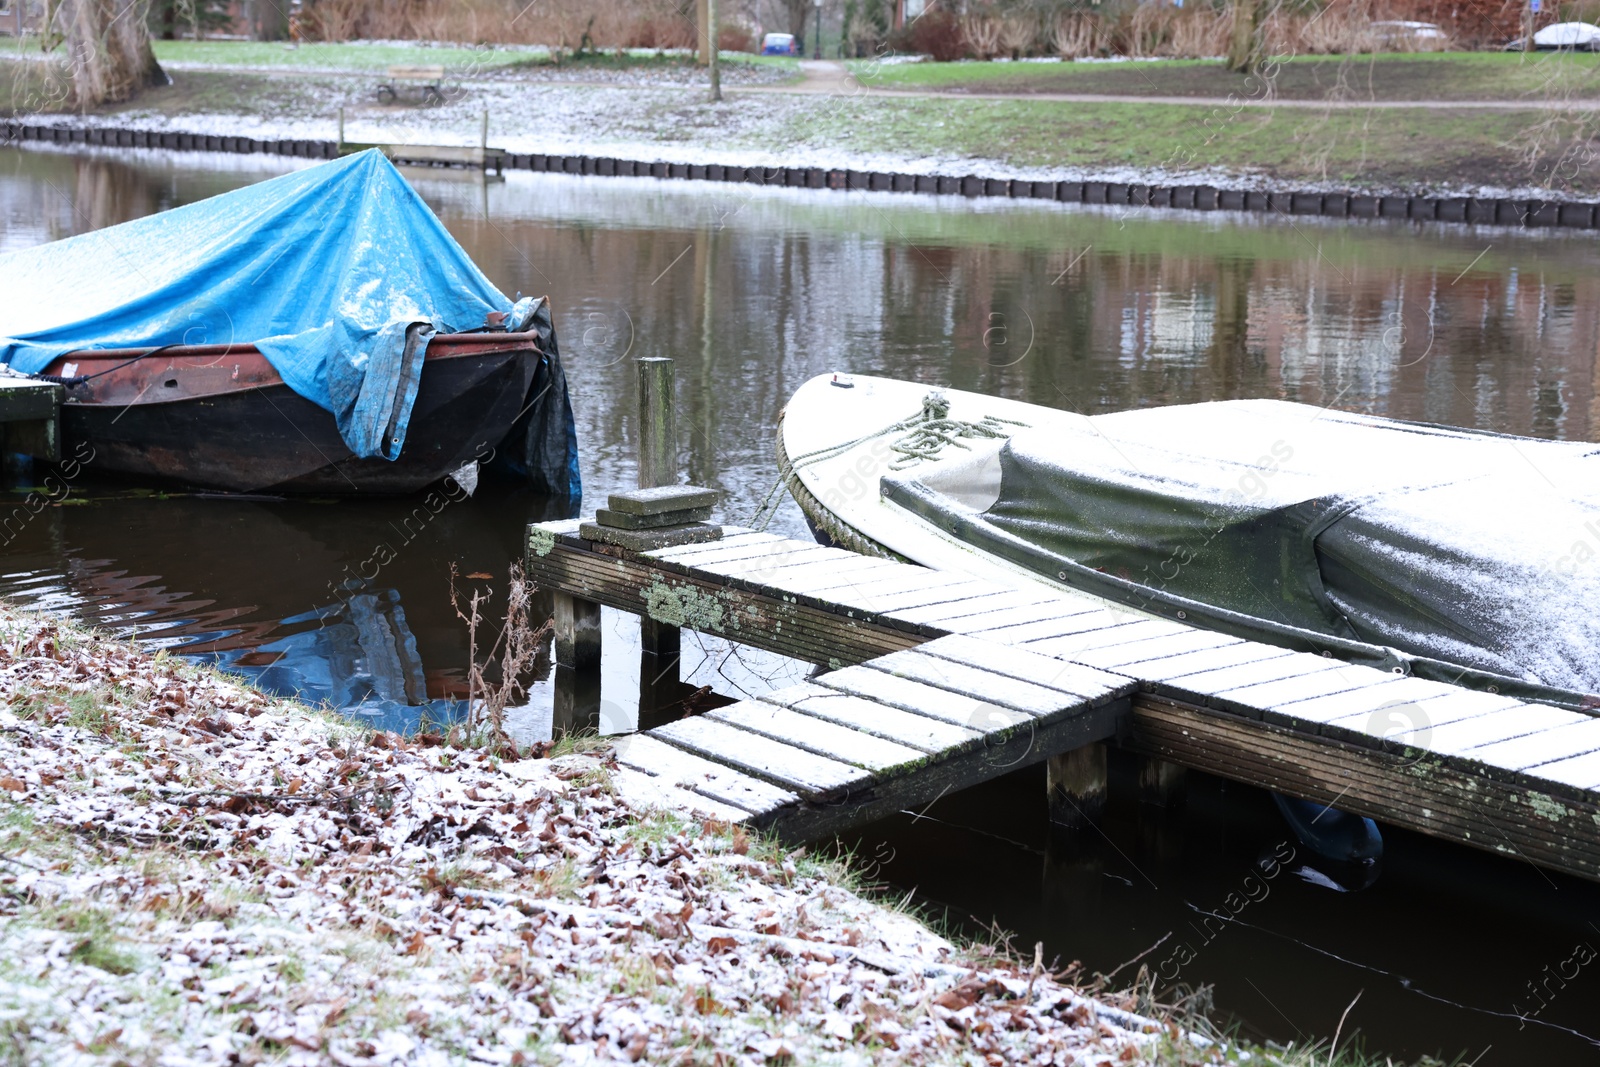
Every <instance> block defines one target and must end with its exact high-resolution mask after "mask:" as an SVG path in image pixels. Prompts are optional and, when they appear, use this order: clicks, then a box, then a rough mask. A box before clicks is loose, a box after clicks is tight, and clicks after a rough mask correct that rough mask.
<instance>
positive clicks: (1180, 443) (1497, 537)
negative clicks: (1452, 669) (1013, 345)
mask: <svg viewBox="0 0 1600 1067" xmlns="http://www.w3.org/2000/svg"><path fill="white" fill-rule="evenodd" d="M996 470H998V480H997V481H996V479H995V477H994V471H996ZM924 472H926V473H924ZM918 473H919V474H920V475H921V477H920V484H919V485H916V486H911V487H907V486H904V485H902V486H901V487H900V488H899V489H898V490H897V489H896V488H895V487H894V486H892V485H890V484H889V483H890V482H891V481H892V480H891V479H886V484H885V491H886V493H888V494H889V495H890V496H891V497H892V498H895V493H896V492H899V494H900V497H897V498H896V499H901V498H903V499H904V500H907V501H913V502H916V501H920V503H919V504H918V506H919V507H923V508H924V509H926V508H927V507H928V506H929V505H928V502H929V501H932V502H933V505H932V506H933V508H934V510H936V511H937V510H941V509H942V510H944V511H946V512H948V513H950V514H952V515H954V514H955V513H957V512H963V513H965V515H966V519H963V520H962V521H964V522H967V524H968V528H969V529H970V531H971V532H972V533H973V535H974V536H976V537H977V538H978V539H979V540H982V538H983V536H984V533H985V528H987V530H988V531H990V532H994V533H996V534H997V539H998V540H1000V541H1006V542H1012V543H1016V542H1026V543H1027V544H1029V545H1032V546H1037V548H1038V549H1040V550H1042V551H1041V552H1039V553H1034V554H1032V557H1031V559H1030V560H1029V561H1027V562H1028V565H1030V566H1035V567H1037V568H1039V569H1045V568H1049V567H1051V566H1052V564H1051V563H1050V562H1049V561H1050V560H1051V559H1057V560H1067V561H1072V562H1073V563H1076V564H1079V565H1082V567H1084V568H1086V569H1087V570H1088V571H1089V572H1091V573H1092V574H1095V575H1105V576H1107V577H1108V578H1115V579H1120V581H1119V582H1115V583H1108V584H1110V585H1115V586H1117V587H1118V588H1121V589H1134V590H1137V591H1139V592H1140V593H1141V594H1142V595H1144V596H1146V597H1148V598H1153V599H1160V598H1163V597H1168V598H1181V599H1183V600H1186V601H1189V602H1197V603H1201V604H1206V605H1211V606H1214V607H1216V608H1218V609H1221V610H1222V611H1223V612H1226V613H1232V614H1234V615H1237V616H1243V617H1248V618H1253V619H1258V620H1262V621H1263V622H1264V623H1266V624H1269V625H1270V626H1273V627H1282V628H1293V629H1295V630H1301V631H1310V632H1313V633H1316V634H1325V635H1328V636H1329V637H1332V638H1338V639H1343V640H1345V641H1355V642H1361V643H1364V644H1368V645H1377V646H1387V647H1392V648H1396V649H1400V650H1402V651H1403V652H1406V653H1409V654H1411V655H1413V656H1422V657H1430V658H1432V659H1435V660H1442V661H1446V662H1447V663H1456V664H1461V665H1462V666H1466V667H1472V668H1475V669H1479V670H1485V671H1490V672H1493V673H1496V674H1501V675H1507V676H1510V677H1513V678H1520V679H1523V680H1525V681H1528V682H1534V683H1538V684H1542V685H1547V686H1555V687H1559V688H1562V689H1568V690H1575V691H1578V692H1600V654H1597V653H1600V611H1597V610H1596V608H1597V604H1600V450H1597V446H1595V445H1592V444H1588V443H1577V442H1553V441H1540V440H1533V439H1528V438H1518V437H1510V436H1506V435H1500V434H1491V433H1479V432H1474V431H1470V430H1458V429H1450V428H1445V427H1436V426H1427V425H1421V424H1417V423H1407V422H1400V421H1397V420H1391V419H1383V418H1377V417H1371V416H1364V415H1355V414H1350V413H1345V412H1336V411H1329V410H1326V409H1322V408H1316V407H1311V406H1307V405H1300V404H1293V403H1287V402H1283V401H1267V400H1259V401H1228V402H1222V403H1212V404H1196V405H1185V406H1181V407H1172V408H1160V409H1146V410H1140V411H1131V412H1122V413H1118V414H1115V415H1106V416H1097V417H1095V418H1092V419H1082V420H1078V422H1077V423H1076V424H1073V425H1070V426H1068V427H1066V428H1056V429H1052V430H1050V431H1038V430H1035V431H1025V432H1023V433H1020V434H1018V435H1017V436H1015V437H1013V438H1012V439H1011V440H1010V441H1009V442H1008V443H1007V444H1006V445H1005V447H1004V448H1003V449H1002V451H1001V453H1000V456H999V463H998V466H996V465H995V464H993V463H990V464H988V465H987V466H985V465H981V464H980V465H977V466H973V465H968V466H967V467H962V466H960V465H951V466H950V467H944V465H943V464H939V465H933V466H931V467H928V468H924V470H923V471H919V472H918ZM983 482H987V483H988V484H979V483H983ZM958 498H959V499H961V500H965V501H967V502H968V504H971V503H972V502H973V501H974V500H977V501H978V503H979V505H980V506H978V507H977V509H976V510H977V512H980V513H981V514H976V515H975V514H974V513H973V512H972V511H969V510H967V509H966V508H963V507H962V506H961V505H960V504H959V503H957V502H956V501H957V499H958ZM986 502H987V507H983V506H981V505H982V504H983V503H986ZM1013 554H1014V555H1015V556H1017V558H1018V559H1019V561H1020V560H1022V557H1023V556H1027V555H1029V554H1028V553H1020V554H1019V553H1013ZM1065 573H1066V572H1065V571H1063V574H1065ZM1122 599H1128V597H1127V596H1123V597H1122ZM1269 639H1270V638H1269Z"/></svg>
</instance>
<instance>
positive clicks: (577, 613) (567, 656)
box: [553, 591, 600, 673]
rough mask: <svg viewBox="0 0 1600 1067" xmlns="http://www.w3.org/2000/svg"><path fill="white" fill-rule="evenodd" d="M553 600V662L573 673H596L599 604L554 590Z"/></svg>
mask: <svg viewBox="0 0 1600 1067" xmlns="http://www.w3.org/2000/svg"><path fill="white" fill-rule="evenodd" d="M553 599H554V601H555V624H556V663H557V664H558V665H559V666H562V667H571V668H572V669H573V670H575V671H584V672H594V673H598V671H599V670H600V605H599V604H597V603H595V602H594V601H592V600H585V599H583V598H582V597H576V596H573V595H572V594H571V593H563V592H560V591H557V592H556V593H555V594H554V596H553Z"/></svg>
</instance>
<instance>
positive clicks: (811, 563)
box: [710, 556, 896, 603]
mask: <svg viewBox="0 0 1600 1067" xmlns="http://www.w3.org/2000/svg"><path fill="white" fill-rule="evenodd" d="M895 566H896V564H894V563H890V562H889V561H888V560H886V559H871V558H869V557H867V556H857V557H855V559H853V560H834V559H824V560H807V561H804V562H801V563H791V564H787V565H785V566H782V567H775V568H774V567H767V566H765V565H762V564H754V563H750V562H748V561H747V562H746V563H741V564H738V565H736V566H735V567H729V568H715V567H714V568H710V570H711V572H712V573H720V574H721V575H722V576H723V577H727V578H738V579H742V580H743V581H745V582H746V583H749V584H751V585H755V586H760V587H763V588H766V589H770V590H773V591H774V592H776V593H780V594H782V595H787V596H807V597H813V598H814V599H818V600H821V599H824V598H822V597H818V596H817V594H816V593H815V592H813V590H814V589H816V588H817V587H818V586H820V585H823V584H832V583H836V582H838V581H839V580H840V579H841V578H851V577H859V578H860V579H861V580H862V581H870V580H872V579H873V578H874V577H881V576H882V572H883V570H884V568H893V567H895ZM826 599H829V600H834V598H833V597H828V598H826ZM834 602H835V603H842V601H838V600H834Z"/></svg>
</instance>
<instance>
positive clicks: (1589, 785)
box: [1528, 752, 1600, 877]
mask: <svg viewBox="0 0 1600 1067" xmlns="http://www.w3.org/2000/svg"><path fill="white" fill-rule="evenodd" d="M1528 773H1529V774H1530V775H1532V776H1533V777H1535V778H1543V779H1545V780H1547V781H1551V782H1555V783H1557V784H1560V785H1568V786H1575V787H1576V788H1578V789H1582V790H1585V791H1586V792H1587V791H1593V790H1596V789H1600V752H1587V753H1585V754H1583V755H1581V756H1573V757H1571V758H1569V759H1564V760H1557V761H1556V762H1554V763H1545V764H1541V765H1540V766H1538V767H1535V768H1534V769H1533V770H1532V771H1529V772H1528ZM1595 818H1600V816H1595ZM1591 877H1592V876H1591Z"/></svg>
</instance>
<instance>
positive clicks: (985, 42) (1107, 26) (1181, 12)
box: [961, 0, 1453, 59]
mask: <svg viewBox="0 0 1600 1067" xmlns="http://www.w3.org/2000/svg"><path fill="white" fill-rule="evenodd" d="M1389 17H1392V16H1391V13H1390V12H1388V11H1386V10H1384V9H1381V8H1380V7H1379V4H1378V3H1375V2H1374V0H1353V2H1341V3H1338V4H1330V5H1329V6H1327V7H1325V8H1323V9H1322V10H1320V11H1311V10H1305V9H1296V10H1291V9H1290V8H1288V7H1287V6H1286V5H1284V4H1282V3H1278V4H1275V5H1273V6H1272V7H1271V9H1270V10H1269V11H1268V12H1267V13H1266V15H1265V17H1264V18H1263V19H1262V22H1261V31H1260V32H1261V34H1262V38H1263V42H1264V46H1265V54H1267V55H1269V56H1295V55H1360V54H1371V53H1374V52H1415V51H1421V50H1430V51H1433V50H1443V49H1444V48H1446V47H1450V46H1451V45H1452V43H1453V42H1451V41H1449V40H1448V39H1445V40H1429V39H1419V38H1417V37H1415V36H1413V35H1407V34H1397V33H1384V32H1382V31H1381V30H1375V29H1373V26H1372V23H1373V22H1374V20H1383V19H1386V18H1389ZM1232 24H1233V5H1231V4H1229V5H1227V6H1223V7H1211V6H1208V5H1204V4H1198V5H1193V6H1190V7H1173V6H1171V5H1166V4H1140V5H1138V6H1136V7H1132V8H1129V9H1125V10H1122V11H1119V12H1116V13H1108V14H1101V13H1099V12H1088V11H1070V12H1065V13H1062V14H1060V15H1058V16H1057V17H1056V18H1055V20H1054V21H1053V22H1047V23H1044V24H1041V23H1038V22H1035V21H1034V20H1033V19H1031V18H1028V17H1026V16H1022V15H1007V16H996V15H969V16H967V17H966V18H964V19H962V21H961V34H962V37H963V40H964V42H965V46H966V51H967V53H968V55H970V56H972V57H973V58H977V59H992V58H995V57H997V56H1009V57H1012V58H1019V57H1021V56H1027V55H1049V54H1054V55H1058V56H1061V57H1062V58H1063V59H1082V58H1085V57H1088V56H1117V55H1123V56H1132V57H1135V58H1148V57H1156V56H1159V57H1165V58H1171V59H1206V58H1210V57H1213V56H1220V55H1222V54H1224V53H1225V52H1226V51H1227V48H1228V33H1229V28H1230V27H1231V25H1232Z"/></svg>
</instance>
